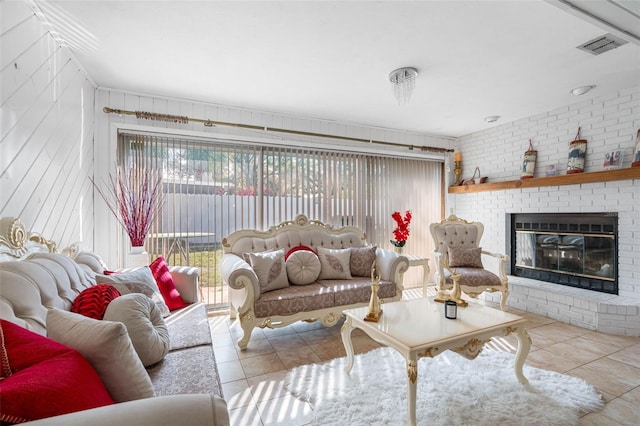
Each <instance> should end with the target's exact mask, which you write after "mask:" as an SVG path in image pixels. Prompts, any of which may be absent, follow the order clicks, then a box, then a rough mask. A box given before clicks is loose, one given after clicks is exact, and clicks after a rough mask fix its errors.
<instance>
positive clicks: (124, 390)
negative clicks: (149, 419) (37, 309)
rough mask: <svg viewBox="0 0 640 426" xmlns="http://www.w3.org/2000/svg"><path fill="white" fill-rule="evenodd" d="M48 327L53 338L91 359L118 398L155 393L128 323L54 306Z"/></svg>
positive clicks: (110, 390) (130, 397) (129, 398)
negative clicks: (98, 317)
mask: <svg viewBox="0 0 640 426" xmlns="http://www.w3.org/2000/svg"><path fill="white" fill-rule="evenodd" d="M47 331H48V333H49V337H50V338H52V339H53V340H55V341H57V342H59V343H62V344H63V345H66V346H69V347H72V348H74V349H75V350H77V351H78V352H80V353H81V354H82V356H83V357H84V358H85V359H86V360H87V361H89V363H91V365H92V366H93V368H95V369H96V371H97V372H98V375H99V376H100V379H101V380H102V383H104V385H105V387H106V388H107V390H108V391H109V394H110V395H111V397H112V398H113V400H114V401H116V402H123V401H131V400H134V399H142V398H149V397H152V396H154V395H155V393H154V390H153V385H152V384H151V379H149V375H148V374H147V371H146V370H145V369H144V365H142V362H141V361H140V358H138V354H136V351H135V349H134V348H133V345H132V344H131V339H130V338H129V334H128V333H127V329H126V328H125V326H124V324H122V323H120V322H113V321H104V320H102V321H99V320H94V319H93V318H88V317H85V316H83V315H78V314H74V313H73V312H67V311H62V310H60V309H51V310H50V311H49V314H48V315H47Z"/></svg>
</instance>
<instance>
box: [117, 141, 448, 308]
mask: <svg viewBox="0 0 640 426" xmlns="http://www.w3.org/2000/svg"><path fill="white" fill-rule="evenodd" d="M120 152H121V156H120V158H121V160H120V161H121V164H128V166H130V167H139V168H153V169H156V170H161V172H162V176H163V181H164V191H165V200H166V201H165V206H164V208H163V211H162V214H161V215H160V216H159V218H158V220H157V221H156V223H155V224H154V226H153V228H152V235H151V236H150V237H149V238H148V240H147V251H149V253H150V255H151V256H154V255H163V256H165V257H166V258H167V259H168V261H169V263H171V264H174V265H185V264H190V265H194V266H198V267H200V268H201V282H202V284H203V289H204V291H203V295H204V296H205V301H206V302H207V303H208V304H210V305H213V306H224V305H226V304H227V289H225V288H223V287H222V286H221V279H220V276H219V271H218V268H217V261H218V259H219V257H220V255H221V247H220V243H221V241H222V239H223V238H224V237H225V236H226V235H228V234H230V233H231V232H233V231H236V230H239V229H246V228H257V229H267V228H268V227H270V226H273V225H276V224H278V223H280V222H282V221H285V220H292V219H294V218H295V216H296V215H298V214H305V215H307V216H308V217H309V218H310V219H314V220H319V221H322V222H324V223H330V224H332V225H334V226H338V227H339V226H347V225H353V226H356V227H358V228H361V229H363V230H364V231H365V232H366V233H367V239H368V242H369V243H370V244H373V245H377V246H379V247H383V248H388V249H391V248H393V247H392V245H391V243H390V240H391V239H392V238H393V234H392V231H393V229H394V228H395V222H394V221H393V219H392V218H391V214H392V213H393V212H394V211H399V212H401V213H402V214H403V215H404V212H405V211H407V210H410V211H411V212H412V215H413V220H412V223H411V226H410V231H411V234H410V236H409V240H408V241H407V244H406V246H405V251H406V253H408V254H412V255H416V256H424V257H430V254H431V253H432V252H433V243H432V241H431V237H430V235H429V231H428V227H429V224H430V223H431V222H435V221H439V220H440V211H441V202H442V201H441V200H442V194H441V182H442V176H441V167H440V163H437V162H433V161H425V160H417V159H405V158H390V157H382V156H374V155H371V154H359V153H348V152H330V151H321V150H313V149H308V148H301V147H280V146H258V145H256V146H249V145H238V144H235V145H234V144H231V143H228V142H225V141H219V140H211V141H202V140H189V139H186V138H182V137H167V136H156V135H136V134H125V133H122V134H121V135H120ZM151 260H152V259H151ZM414 269H415V268H413V269H410V270H409V272H408V273H407V274H406V275H405V284H407V285H412V284H420V283H421V280H422V276H421V273H422V272H421V270H414Z"/></svg>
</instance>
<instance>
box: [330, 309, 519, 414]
mask: <svg viewBox="0 0 640 426" xmlns="http://www.w3.org/2000/svg"><path fill="white" fill-rule="evenodd" d="M368 309H369V308H368V307H366V306H365V307H362V308H355V309H348V310H345V311H344V314H345V315H346V321H345V323H344V325H343V326H342V342H343V344H344V347H345V350H346V352H347V366H346V367H345V372H346V373H349V372H350V371H351V368H352V367H353V344H352V343H351V332H352V331H353V329H354V328H359V329H361V330H362V331H364V332H365V333H366V334H367V335H369V336H370V337H371V338H372V339H374V340H375V341H377V342H379V343H381V344H383V345H386V346H389V347H390V348H393V349H395V350H396V351H398V352H399V353H400V354H401V355H402V356H403V357H404V358H405V360H406V362H407V404H408V406H407V409H408V414H409V424H410V425H415V424H416V388H417V382H418V362H417V361H418V358H421V357H430V358H433V357H435V356H436V355H438V354H439V353H441V352H444V351H446V350H453V351H455V352H457V353H459V354H460V355H463V356H465V357H467V358H469V359H474V358H475V357H476V356H478V354H479V353H480V352H481V351H482V347H483V345H484V344H485V343H487V342H489V341H490V340H491V337H494V336H507V335H509V334H515V336H516V337H517V339H518V350H517V353H516V359H515V364H514V367H515V368H514V369H515V375H516V377H517V379H518V381H519V382H520V383H522V384H523V385H526V384H527V383H529V382H528V380H527V379H526V378H525V377H524V375H523V374H522V367H523V365H524V362H525V359H526V358H527V355H528V354H529V349H530V347H531V338H530V337H529V334H528V333H527V331H526V330H525V328H524V325H525V323H526V321H527V320H526V319H525V318H522V317H519V316H517V315H513V314H510V313H508V312H503V311H501V310H498V309H494V308H490V307H487V306H483V305H481V304H479V303H475V302H469V306H467V307H465V308H458V314H457V319H447V318H445V316H444V304H443V303H437V302H434V301H433V298H428V299H416V300H402V301H399V302H392V303H385V304H383V305H382V309H383V313H382V316H381V317H380V320H379V321H378V322H369V321H365V320H364V317H365V316H366V315H367V312H368Z"/></svg>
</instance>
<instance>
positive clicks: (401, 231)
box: [391, 210, 412, 253]
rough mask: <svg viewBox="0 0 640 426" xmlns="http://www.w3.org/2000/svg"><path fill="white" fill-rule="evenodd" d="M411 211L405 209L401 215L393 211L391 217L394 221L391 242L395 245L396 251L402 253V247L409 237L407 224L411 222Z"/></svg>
mask: <svg viewBox="0 0 640 426" xmlns="http://www.w3.org/2000/svg"><path fill="white" fill-rule="evenodd" d="M411 217H412V216H411V212H410V211H409V210H407V211H406V212H405V214H404V216H402V214H401V213H400V212H393V214H392V215H391V218H392V219H393V220H394V221H395V222H396V229H394V230H393V237H394V238H395V239H394V240H391V244H393V245H394V246H395V247H396V251H398V252H399V253H402V248H403V247H404V245H405V244H406V243H407V239H409V224H410V223H411Z"/></svg>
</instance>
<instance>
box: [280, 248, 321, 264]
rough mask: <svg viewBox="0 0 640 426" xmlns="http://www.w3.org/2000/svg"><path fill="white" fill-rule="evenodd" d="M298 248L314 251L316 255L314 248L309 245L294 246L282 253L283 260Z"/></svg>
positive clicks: (298, 249)
mask: <svg viewBox="0 0 640 426" xmlns="http://www.w3.org/2000/svg"><path fill="white" fill-rule="evenodd" d="M300 250H305V251H310V252H311V253H314V254H315V255H316V256H317V255H318V253H316V251H315V250H314V249H312V248H311V247H308V246H295V247H291V248H290V249H289V251H288V252H287V253H286V254H285V255H284V260H285V261H286V260H287V259H288V258H289V256H291V255H292V254H293V253H295V252H297V251H300Z"/></svg>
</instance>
